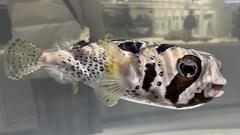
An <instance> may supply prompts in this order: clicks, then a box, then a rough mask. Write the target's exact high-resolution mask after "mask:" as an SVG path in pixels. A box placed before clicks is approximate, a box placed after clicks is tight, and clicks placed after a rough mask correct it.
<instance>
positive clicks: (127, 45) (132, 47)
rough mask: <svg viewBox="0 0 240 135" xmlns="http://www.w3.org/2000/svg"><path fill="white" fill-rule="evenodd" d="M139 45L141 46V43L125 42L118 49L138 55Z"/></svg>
mask: <svg viewBox="0 0 240 135" xmlns="http://www.w3.org/2000/svg"><path fill="white" fill-rule="evenodd" d="M141 45H142V43H141V42H133V41H126V42H123V43H120V44H119V45H118V47H119V48H120V49H122V50H124V51H129V52H132V53H139V51H140V48H141Z"/></svg>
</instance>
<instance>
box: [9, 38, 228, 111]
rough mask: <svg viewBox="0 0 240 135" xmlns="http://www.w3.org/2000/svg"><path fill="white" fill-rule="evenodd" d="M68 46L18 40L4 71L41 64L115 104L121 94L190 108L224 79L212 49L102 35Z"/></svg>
mask: <svg viewBox="0 0 240 135" xmlns="http://www.w3.org/2000/svg"><path fill="white" fill-rule="evenodd" d="M65 44H67V46H70V47H69V48H68V49H59V50H56V51H44V50H42V49H40V48H38V47H37V46H36V45H35V44H33V43H31V42H28V41H25V40H21V39H17V40H14V41H12V42H11V43H10V44H9V46H8V48H7V53H6V55H7V57H6V63H7V66H6V67H7V68H6V69H7V75H8V76H9V78H12V79H20V78H22V77H24V76H26V75H28V74H30V73H32V72H35V71H37V70H38V69H40V68H43V69H47V70H48V71H50V72H49V73H51V76H53V77H54V78H55V79H56V80H57V81H59V82H61V83H72V84H73V91H74V93H76V92H77V90H78V82H83V83H85V84H86V85H88V86H90V87H92V88H94V89H95V93H96V95H97V97H98V99H99V100H100V101H101V102H102V103H103V104H105V105H106V106H109V107H111V106H114V105H116V104H117V103H118V101H119V99H125V100H128V101H132V102H137V103H142V104H147V105H153V106H159V107H164V108H169V109H178V110H181V109H190V108H195V107H198V106H201V105H203V104H205V103H206V102H208V101H210V100H212V99H213V98H215V97H219V96H221V95H222V94H223V93H224V92H223V87H224V85H225V84H226V80H225V78H224V77H223V76H222V74H221V72H220V70H221V67H222V64H221V62H220V61H219V60H218V59H217V58H215V57H214V56H213V55H212V54H209V53H206V52H202V51H198V50H194V49H186V48H182V47H177V46H174V45H169V44H160V43H156V42H144V41H135V40H122V39H119V40H100V41H98V42H94V43H90V42H86V41H78V42H66V43H65Z"/></svg>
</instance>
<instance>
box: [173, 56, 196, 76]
mask: <svg viewBox="0 0 240 135" xmlns="http://www.w3.org/2000/svg"><path fill="white" fill-rule="evenodd" d="M177 70H178V72H179V73H180V74H181V75H182V76H184V77H186V78H192V77H194V76H195V75H196V74H197V71H198V66H197V63H196V62H194V60H192V59H189V58H184V59H181V60H180V61H179V62H178V65H177Z"/></svg>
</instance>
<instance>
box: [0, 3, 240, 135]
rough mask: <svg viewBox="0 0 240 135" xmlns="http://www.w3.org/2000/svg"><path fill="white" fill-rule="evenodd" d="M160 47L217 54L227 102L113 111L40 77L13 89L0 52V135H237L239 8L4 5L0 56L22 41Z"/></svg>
mask: <svg viewBox="0 0 240 135" xmlns="http://www.w3.org/2000/svg"><path fill="white" fill-rule="evenodd" d="M84 26H88V27H89V28H90V33H91V36H90V41H92V42H93V41H97V40H98V39H100V38H104V37H106V36H107V37H110V38H127V39H141V40H151V41H159V42H162V43H171V44H176V45H179V46H183V47H184V46H185V47H188V48H194V49H200V50H203V51H207V52H210V53H213V54H214V55H215V56H216V57H217V58H219V59H220V60H222V62H223V75H224V76H225V77H226V79H227V80H228V84H227V86H226V88H225V94H224V96H222V97H220V98H217V99H215V100H213V101H212V102H210V103H208V104H206V105H205V106H203V107H200V108H196V109H193V110H185V111H176V110H167V109H163V108H158V107H152V106H146V105H141V104H136V103H130V102H127V101H123V100H121V101H120V103H119V104H118V105H117V106H115V107H113V108H105V107H104V106H103V105H102V104H100V103H99V102H98V100H97V99H96V97H95V94H94V91H93V90H92V89H91V88H89V87H87V86H85V85H83V84H80V90H79V93H78V94H77V95H73V94H72V92H71V86H70V85H62V84H59V83H57V82H55V81H54V80H53V79H51V78H49V77H48V75H46V73H45V72H43V71H39V72H37V73H34V74H33V75H32V76H29V77H27V78H25V79H22V80H19V81H13V80H10V79H8V78H7V77H6V75H5V73H4V65H3V64H4V60H3V51H0V135H90V134H96V135H113V134H114V135H175V134H176V135H182V134H184V135H193V134H194V135H200V134H201V135H202V134H206V135H208V134H211V135H215V134H216V135H226V134H228V135H239V134H240V91H239V89H240V86H239V85H238V84H239V76H240V72H239V69H240V64H239V60H238V58H240V53H239V51H240V42H239V40H240V0H0V48H2V49H3V48H4V47H5V44H6V43H7V42H8V41H9V40H10V39H11V38H23V39H26V40H29V41H31V42H34V43H36V44H38V45H39V46H40V47H41V48H44V49H48V48H52V46H53V44H54V43H56V42H59V41H62V40H67V39H78V38H79V36H80V33H81V31H82V29H83V27H84Z"/></svg>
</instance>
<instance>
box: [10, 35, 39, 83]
mask: <svg viewBox="0 0 240 135" xmlns="http://www.w3.org/2000/svg"><path fill="white" fill-rule="evenodd" d="M41 55H42V50H41V49H40V48H38V47H37V46H36V45H34V44H33V43H31V42H28V41H25V40H21V39H17V40H14V41H11V42H10V43H9V45H8V47H7V50H6V63H5V65H6V66H5V68H6V73H7V75H8V77H9V78H11V79H15V80H17V79H21V78H22V77H24V76H25V75H27V74H30V73H32V72H34V71H36V70H38V69H40V68H41V62H40V61H39V59H40V57H41Z"/></svg>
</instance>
